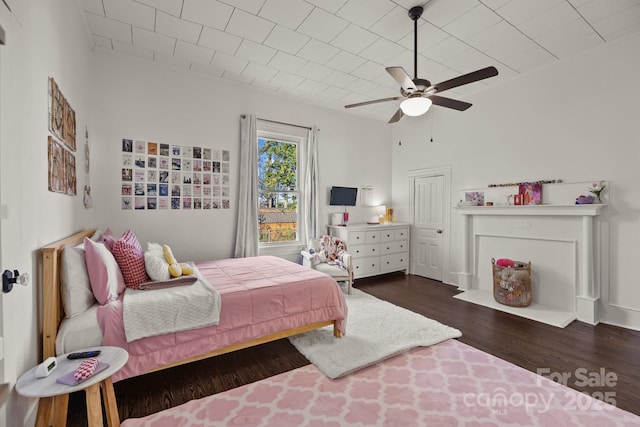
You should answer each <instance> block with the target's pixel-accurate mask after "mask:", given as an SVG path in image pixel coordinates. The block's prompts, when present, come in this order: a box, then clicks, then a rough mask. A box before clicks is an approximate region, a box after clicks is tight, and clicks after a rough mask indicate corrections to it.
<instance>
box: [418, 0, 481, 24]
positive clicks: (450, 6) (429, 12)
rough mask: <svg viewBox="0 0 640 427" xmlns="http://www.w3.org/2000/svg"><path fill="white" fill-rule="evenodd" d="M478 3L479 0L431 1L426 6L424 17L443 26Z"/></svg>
mask: <svg viewBox="0 0 640 427" xmlns="http://www.w3.org/2000/svg"><path fill="white" fill-rule="evenodd" d="M477 5H478V0H455V1H431V2H429V3H427V5H426V6H425V8H424V12H423V13H422V18H424V19H426V20H427V21H429V22H431V23H432V24H433V25H435V26H436V27H439V28H442V27H444V26H445V25H447V24H448V23H449V22H451V21H453V20H454V19H456V18H457V17H459V16H460V15H463V14H465V13H466V12H468V11H469V10H471V9H473V8H474V7H476V6H477Z"/></svg>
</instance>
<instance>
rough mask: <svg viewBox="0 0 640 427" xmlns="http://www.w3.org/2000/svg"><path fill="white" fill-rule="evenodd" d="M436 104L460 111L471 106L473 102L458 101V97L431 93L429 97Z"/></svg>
mask: <svg viewBox="0 0 640 427" xmlns="http://www.w3.org/2000/svg"><path fill="white" fill-rule="evenodd" d="M428 98H429V99H430V100H431V102H433V104H434V105H439V106H441V107H447V108H452V109H454V110H458V111H464V110H466V109H468V108H469V107H471V105H473V104H469V103H468V102H464V101H458V100H456V99H451V98H445V97H443V96H438V95H431V96H429V97H428Z"/></svg>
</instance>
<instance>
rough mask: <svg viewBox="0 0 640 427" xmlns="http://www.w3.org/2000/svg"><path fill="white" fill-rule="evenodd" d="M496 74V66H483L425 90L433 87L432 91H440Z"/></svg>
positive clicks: (427, 90) (428, 89)
mask: <svg viewBox="0 0 640 427" xmlns="http://www.w3.org/2000/svg"><path fill="white" fill-rule="evenodd" d="M497 75H498V70H497V69H496V67H493V66H491V67H487V68H483V69H481V70H477V71H474V72H472V73H469V74H464V75H462V76H459V77H456V78H453V79H451V80H446V81H444V82H441V83H436V84H434V85H432V86H431V87H429V88H427V89H426V91H425V92H429V91H430V90H432V89H435V91H434V92H433V93H436V92H442V91H445V90H448V89H451V88H454V87H458V86H462V85H466V84H469V83H473V82H477V81H478V80H484V79H488V78H489V77H493V76H497Z"/></svg>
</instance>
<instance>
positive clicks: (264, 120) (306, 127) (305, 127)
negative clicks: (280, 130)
mask: <svg viewBox="0 0 640 427" xmlns="http://www.w3.org/2000/svg"><path fill="white" fill-rule="evenodd" d="M256 119H257V120H262V121H263V122H269V123H276V124H279V125H286V126H293V127H297V128H302V129H308V130H311V128H310V127H309V126H302V125H294V124H293V123H285V122H279V121H277V120H269V119H261V118H260V117H256ZM318 130H320V129H318Z"/></svg>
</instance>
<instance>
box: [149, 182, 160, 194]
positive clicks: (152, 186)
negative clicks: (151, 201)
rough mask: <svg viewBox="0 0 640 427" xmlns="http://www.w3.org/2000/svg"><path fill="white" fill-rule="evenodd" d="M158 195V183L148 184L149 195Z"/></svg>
mask: <svg viewBox="0 0 640 427" xmlns="http://www.w3.org/2000/svg"><path fill="white" fill-rule="evenodd" d="M157 195H158V184H147V196H157Z"/></svg>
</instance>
